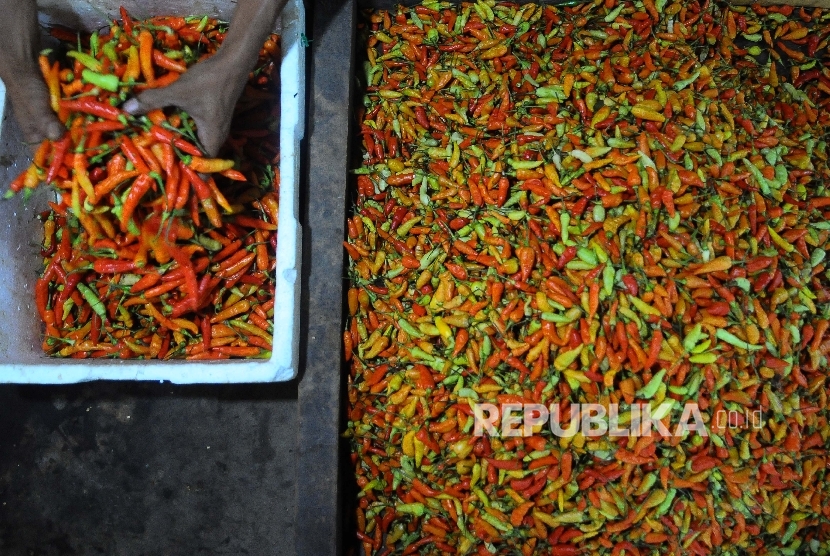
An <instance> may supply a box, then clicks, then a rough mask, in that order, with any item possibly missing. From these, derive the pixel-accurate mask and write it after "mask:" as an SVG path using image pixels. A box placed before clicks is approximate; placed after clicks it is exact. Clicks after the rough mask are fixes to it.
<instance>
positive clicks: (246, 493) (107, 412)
mask: <svg viewBox="0 0 830 556" xmlns="http://www.w3.org/2000/svg"><path fill="white" fill-rule="evenodd" d="M296 400H297V384H296V383H295V382H292V383H285V384H280V385H266V386H262V385H251V386H247V385H246V386H210V387H207V386H199V387H181V386H171V385H164V384H158V383H156V384H148V383H107V382H98V383H87V384H81V385H77V386H71V387H34V386H0V554H2V555H3V556H65V555H72V556H86V555H99V554H100V555H107V556H122V555H123V556H179V555H181V556H195V555H201V554H206V555H212V554H250V555H256V556H258V555H286V556H287V555H290V554H294V553H295V551H294V519H295V483H296V480H295V474H294V465H293V462H294V458H295V455H296V452H297V435H296V431H297V401H296Z"/></svg>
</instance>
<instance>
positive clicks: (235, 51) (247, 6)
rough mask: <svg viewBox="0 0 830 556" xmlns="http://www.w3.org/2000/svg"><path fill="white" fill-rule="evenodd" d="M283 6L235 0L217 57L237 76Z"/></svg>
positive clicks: (267, 0) (273, 0) (278, 0)
mask: <svg viewBox="0 0 830 556" xmlns="http://www.w3.org/2000/svg"><path fill="white" fill-rule="evenodd" d="M0 1H3V0H0ZM286 3H287V0H239V3H238V4H237V6H236V10H235V11H234V14H233V17H232V19H231V25H230V29H229V30H228V34H227V36H226V37H225V40H224V42H223V45H222V47H221V48H220V49H219V52H217V56H219V57H221V58H227V59H228V60H232V61H233V63H234V64H235V67H237V68H238V71H239V72H240V73H242V72H244V73H247V72H249V71H250V70H251V69H252V68H253V67H254V64H255V63H256V59H257V55H258V54H259V51H260V49H261V48H262V45H263V43H264V42H265V39H266V38H268V34H269V33H270V32H271V31H272V30H273V28H274V23H275V22H276V20H277V16H278V15H279V13H280V12H281V11H282V9H283V7H284V6H285V4H286Z"/></svg>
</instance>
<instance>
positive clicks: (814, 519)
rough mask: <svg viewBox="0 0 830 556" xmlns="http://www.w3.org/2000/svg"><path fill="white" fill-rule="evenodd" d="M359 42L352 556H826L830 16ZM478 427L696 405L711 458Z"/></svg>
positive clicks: (606, 13) (381, 22)
mask: <svg viewBox="0 0 830 556" xmlns="http://www.w3.org/2000/svg"><path fill="white" fill-rule="evenodd" d="M362 32H363V39H362V40H363V42H362V43H361V44H364V45H365V46H366V47H367V50H366V53H367V57H366V61H365V62H364V64H363V69H364V70H365V74H362V78H363V79H364V80H365V81H364V82H365V89H364V93H365V96H364V97H363V107H362V108H361V109H360V111H359V113H358V114H357V125H358V127H357V131H358V133H359V140H362V144H363V163H362V166H361V167H360V168H359V169H357V170H356V171H355V173H356V174H357V176H356V179H355V182H356V190H355V199H356V204H355V207H354V212H353V215H352V216H351V217H350V219H349V220H348V240H347V241H346V242H345V247H346V250H347V252H348V255H349V259H350V279H351V284H352V287H351V289H350V290H349V292H348V307H349V315H350V318H349V320H348V328H347V330H346V331H345V332H344V335H343V340H344V344H345V356H346V359H347V360H349V361H350V362H351V363H350V371H351V372H350V375H349V406H348V408H349V409H348V411H349V413H348V427H347V430H346V436H347V437H349V438H350V439H351V446H352V463H353V465H354V470H355V473H356V480H357V487H358V489H359V493H358V495H357V496H358V498H357V502H358V503H357V508H356V513H355V514H354V526H355V527H356V529H357V539H358V540H359V543H360V544H361V546H362V549H363V551H364V552H365V554H373V555H378V554H480V555H485V554H523V555H531V554H553V555H563V554H586V555H587V554H612V555H620V554H626V555H629V554H635V555H637V554H640V555H645V554H697V555H701V556H703V555H709V554H723V555H727V554H731V555H736V554H779V555H794V554H830V474H828V466H830V458H828V453H827V450H828V446H830V424H828V417H830V411H829V410H828V393H829V392H830V384H828V375H827V373H828V353H830V334H828V319H830V273H828V269H827V266H826V262H825V256H826V251H827V249H828V243H830V221H828V220H830V190H828V187H827V185H826V184H827V180H828V178H830V169H828V165H827V154H828V153H827V143H826V138H827V132H828V129H830V127H828V126H830V112H828V107H829V106H830V72H828V71H827V68H826V67H825V63H826V60H827V58H826V57H825V56H826V47H827V45H828V41H829V40H830V13H825V12H824V11H822V10H819V9H797V8H791V7H781V8H775V7H767V8H763V7H758V6H756V7H752V8H749V7H747V8H741V7H727V6H725V5H722V4H717V3H712V2H708V1H705V2H700V1H693V2H671V0H669V1H668V2H667V1H666V0H638V1H637V2H634V3H631V2H618V1H616V0H607V1H605V0H598V1H595V2H593V3H590V4H586V5H580V6H573V7H553V6H540V5H534V4H521V5H520V4H513V3H497V2H494V1H478V2H476V3H469V2H462V3H461V4H460V5H451V4H449V3H446V2H437V1H429V2H425V3H423V4H422V5H418V6H415V7H410V8H404V7H401V8H399V9H398V11H396V12H385V11H376V12H372V13H369V14H367V16H366V18H365V19H364V24H363V25H362ZM484 402H487V403H492V404H502V403H519V404H528V403H541V404H544V405H545V406H550V405H551V404H559V410H560V413H561V417H562V425H561V426H562V427H563V428H566V429H567V428H568V425H569V422H570V417H568V415H569V407H570V405H571V404H574V403H597V404H601V405H603V406H604V407H606V408H607V407H609V406H610V404H619V406H620V415H621V418H620V422H625V419H626V416H628V415H630V414H629V412H630V410H631V407H632V405H633V404H650V405H651V407H652V410H653V416H654V417H656V418H659V419H661V420H662V423H663V424H664V425H665V426H666V428H667V429H668V430H669V431H674V430H675V425H676V424H677V423H678V422H679V419H680V417H681V409H682V408H684V407H685V405H686V404H687V403H696V404H698V408H699V410H700V412H701V417H702V419H703V421H704V422H705V426H706V430H707V432H708V436H703V435H701V434H699V433H697V432H692V433H687V434H686V435H684V436H671V435H668V436H663V435H662V434H658V433H657V431H656V429H655V430H654V431H653V432H652V433H651V434H650V435H646V436H642V437H636V436H633V435H632V436H623V437H612V436H609V435H603V436H598V437H593V436H585V435H583V434H582V433H581V432H579V433H577V434H576V435H573V436H570V437H557V436H554V435H553V434H552V433H551V431H550V430H549V429H548V427H547V426H545V427H542V426H537V427H536V428H535V429H534V430H533V432H534V434H533V435H532V436H529V437H506V438H505V437H501V438H500V437H498V436H497V435H496V436H493V435H484V436H480V437H475V436H473V424H474V420H473V416H474V412H473V409H472V407H473V404H475V403H484ZM657 408H663V409H660V410H658V409H657ZM725 411H730V412H732V413H730V415H735V416H737V422H735V423H731V424H730V423H727V422H725V420H722V419H715V417H714V416H715V415H718V414H722V413H723V412H725ZM753 411H757V412H758V414H759V415H762V417H763V420H762V422H759V423H752V426H750V423H749V420H750V417H751V416H753V415H754V414H753V413H752V412H753ZM734 425H737V426H734ZM756 425H757V426H756Z"/></svg>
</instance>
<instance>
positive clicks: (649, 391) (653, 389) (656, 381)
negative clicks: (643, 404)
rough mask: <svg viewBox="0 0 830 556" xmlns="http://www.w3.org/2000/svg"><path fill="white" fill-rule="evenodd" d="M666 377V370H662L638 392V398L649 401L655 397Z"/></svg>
mask: <svg viewBox="0 0 830 556" xmlns="http://www.w3.org/2000/svg"><path fill="white" fill-rule="evenodd" d="M664 376H666V369H661V370H660V371H659V372H658V373H657V374H656V375H654V376H653V377H652V378H651V380H649V381H648V384H646V385H645V386H644V387H643V388H641V389H640V390H638V391H637V396H638V397H641V398H645V399H647V400H649V399H651V398H653V397H654V395H655V394H656V393H657V390H658V389H659V388H660V385H661V384H663V377H664Z"/></svg>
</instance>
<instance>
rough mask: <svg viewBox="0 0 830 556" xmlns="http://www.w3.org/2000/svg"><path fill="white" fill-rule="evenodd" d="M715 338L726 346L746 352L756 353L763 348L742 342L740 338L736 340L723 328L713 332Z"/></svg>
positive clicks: (735, 337)
mask: <svg viewBox="0 0 830 556" xmlns="http://www.w3.org/2000/svg"><path fill="white" fill-rule="evenodd" d="M715 336H717V338H718V339H719V340H722V341H724V342H726V343H727V344H731V345H733V346H735V347H737V348H741V349H745V350H747V351H758V350H761V349H764V347H763V346H756V345H753V344H750V343H748V342H745V341H744V340H741V339H740V338H738V337H737V336H735V335H734V334H732V333H731V332H729V331H728V330H725V329H723V328H718V330H717V331H716V332H715Z"/></svg>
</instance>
